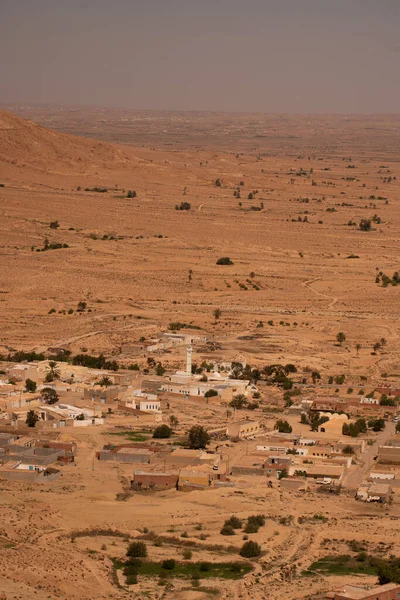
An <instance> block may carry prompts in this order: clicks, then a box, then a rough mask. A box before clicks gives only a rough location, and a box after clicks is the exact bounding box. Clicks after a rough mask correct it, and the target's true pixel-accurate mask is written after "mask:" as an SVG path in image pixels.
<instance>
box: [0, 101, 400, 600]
mask: <svg viewBox="0 0 400 600" xmlns="http://www.w3.org/2000/svg"><path fill="white" fill-rule="evenodd" d="M20 113H21V114H24V116H29V117H31V118H34V119H36V120H37V121H41V122H43V123H45V124H47V125H48V124H49V123H51V125H52V126H54V127H56V128H57V129H64V130H65V131H69V132H73V133H81V134H82V133H83V134H90V135H92V136H96V137H97V138H100V137H103V138H104V139H106V140H107V141H108V140H113V141H120V142H121V143H123V144H124V145H120V146H117V145H111V144H108V143H105V142H103V141H102V140H100V139H96V140H94V139H84V138H82V137H75V136H72V135H64V134H62V133H60V132H54V131H51V130H47V129H45V128H43V127H41V126H39V125H37V124H34V123H33V122H29V121H25V120H22V119H21V118H18V117H16V116H14V115H12V114H10V113H8V112H5V111H0V184H3V186H4V187H0V215H1V218H0V228H1V242H0V260H1V262H0V269H1V271H0V354H7V353H8V352H10V351H13V350H32V349H35V350H37V351H46V350H47V349H48V348H49V347H60V346H62V347H66V348H68V349H69V350H71V351H72V353H78V352H81V351H82V349H86V350H87V351H89V352H90V353H93V354H97V353H99V352H104V353H105V354H107V355H108V356H111V355H115V356H116V357H118V355H119V352H120V347H121V345H122V344H124V343H128V342H136V341H138V340H139V338H140V337H141V336H144V337H146V339H148V338H150V337H151V336H152V335H155V334H156V333H157V332H160V331H162V330H166V329H167V328H168V325H169V323H171V322H176V321H180V322H184V323H192V324H194V325H196V326H198V327H201V328H203V330H204V332H205V335H207V336H208V337H209V338H210V339H215V340H218V341H220V342H221V343H222V348H223V349H222V351H220V352H218V358H221V359H241V360H247V361H248V362H250V363H251V364H253V365H258V366H263V365H265V364H270V363H274V362H282V361H283V362H284V363H295V364H296V365H297V366H298V368H299V369H305V370H306V372H307V369H313V370H314V369H316V370H319V371H320V372H321V373H322V374H327V373H328V374H332V375H336V374H340V373H344V374H346V377H347V381H349V382H351V381H354V382H355V384H357V382H359V377H360V375H364V376H367V377H368V385H370V386H373V385H376V384H377V383H378V382H381V381H382V379H381V375H382V374H383V373H385V374H388V375H389V377H387V378H385V381H389V382H390V381H392V382H395V381H397V380H396V376H398V375H399V374H400V361H399V348H400V342H399V321H398V313H399V291H398V290H397V287H396V286H392V285H389V286H387V287H382V285H381V283H376V281H375V278H376V276H377V274H378V273H379V271H382V272H383V273H384V274H387V275H388V276H389V277H392V275H393V273H394V272H395V271H397V270H399V268H400V265H399V249H400V248H399V242H400V233H399V232H400V212H399V208H398V206H399V201H400V185H399V180H398V177H400V156H399V149H398V135H399V133H400V121H399V119H398V118H397V117H393V118H391V117H387V118H386V117H385V118H383V117H382V118H379V117H351V118H350V117H349V118H348V119H347V120H346V118H344V117H343V118H342V117H298V118H295V117H290V118H289V117H287V118H285V117H278V116H275V117H268V116H265V117H264V116H260V115H246V116H243V115H238V116H235V115H233V116H232V115H219V116H218V115H205V116H204V115H196V114H194V115H190V114H188V115H165V114H161V115H157V114H154V115H152V114H147V113H146V114H141V113H139V114H135V115H134V116H135V118H134V119H133V116H132V115H131V114H130V113H129V112H128V113H127V114H126V121H124V115H121V113H117V114H114V112H113V111H110V112H109V113H107V111H105V112H104V113H103V117H102V119H100V118H99V115H98V113H96V112H94V113H92V112H90V111H88V112H84V111H78V112H77V113H75V114H74V113H70V112H68V111H66V112H65V113H64V114H62V113H60V112H57V111H53V112H51V111H50V112H49V111H47V112H46V111H43V110H38V111H35V110H33V109H32V110H31V111H29V110H28V109H25V110H21V111H20ZM124 122H125V123H126V132H127V135H126V136H125V137H124V135H123V132H124ZM168 127H170V130H168ZM102 132H103V133H102ZM158 132H159V136H157V133H158ZM157 139H158V140H159V141H158V143H157ZM168 140H169V141H168ZM186 140H187V142H186ZM135 141H136V144H137V147H134V146H133V145H132V146H131V145H129V144H131V143H132V142H135ZM139 145H140V147H139ZM218 179H219V180H220V181H221V185H220V186H217V185H216V181H217V180H218ZM241 182H243V185H241ZM85 188H89V189H91V190H93V188H106V189H107V191H106V192H96V191H85ZM128 190H135V191H136V193H137V196H136V197H135V198H127V191H128ZM236 190H240V198H237V197H234V192H235V191H236ZM254 192H257V193H254ZM250 193H252V194H253V198H251V197H250V199H249V194H250ZM306 199H308V201H306ZM181 202H189V203H190V210H188V211H186V210H176V209H175V206H176V205H179V204H180V203H181ZM252 206H253V207H255V208H257V209H261V210H252V209H251V207H252ZM374 215H376V217H375V221H372V224H371V225H372V228H371V230H370V231H361V230H360V229H359V227H358V225H359V223H360V221H361V219H363V218H365V219H371V218H373V217H374ZM300 219H301V222H300ZM304 219H306V221H305V222H304ZM53 221H58V222H59V227H58V228H57V229H52V228H50V223H51V222H53ZM349 221H352V222H354V225H349V224H348V223H349ZM104 236H107V238H105V237H104ZM110 237H111V239H110ZM103 238H104V239H103ZM46 239H48V240H49V242H50V244H51V243H61V244H67V245H68V247H65V248H59V249H48V250H46V251H44V252H38V251H37V250H38V249H41V248H43V246H44V240H46ZM220 257H230V259H231V260H232V262H233V265H230V266H220V265H217V264H216V261H217V259H219V258H220ZM189 270H192V278H191V280H190V279H189ZM399 289H400V288H399ZM79 301H85V302H87V305H88V308H89V309H90V311H86V312H85V313H84V314H79V313H77V312H76V308H77V304H78V302H79ZM216 308H219V309H221V311H222V315H221V318H220V319H219V320H218V322H217V323H215V320H214V317H213V311H214V310H215V309H216ZM51 309H55V312H52V313H51V314H49V311H51ZM69 309H73V313H72V314H68V310H69ZM60 311H61V312H60ZM260 321H262V323H263V327H257V325H258V324H259V323H260ZM268 321H273V324H268ZM280 323H282V324H280ZM340 331H342V332H344V333H345V335H346V341H345V343H344V344H343V345H342V346H339V345H338V344H337V343H336V334H337V333H338V332H340ZM240 338H241V339H240ZM381 338H385V339H386V340H387V344H386V345H385V346H384V348H381V349H380V350H379V351H378V352H377V353H375V354H372V347H373V344H374V343H375V342H377V341H379V340H380V339H381ZM356 344H360V345H361V349H360V350H359V352H357V351H356V348H355V345H356ZM213 357H214V356H213ZM182 359H183V352H180V353H177V354H176V355H172V356H171V357H168V355H167V356H166V358H165V357H163V358H162V361H163V364H164V365H166V366H168V365H169V366H171V367H172V366H176V365H179V364H181V360H182ZM122 360H123V359H122ZM268 393H269V394H270V395H271V397H272V396H273V395H274V393H275V392H268ZM173 409H174V411H175V412H176V414H178V416H179V417H180V420H181V426H182V427H183V425H184V424H185V422H186V423H187V424H190V423H193V422H200V423H203V424H207V422H208V424H209V423H210V422H212V421H213V419H219V420H220V421H221V422H223V419H224V415H223V413H224V412H225V410H224V409H221V410H220V409H218V408H217V409H215V411H214V412H213V409H211V408H209V407H208V408H207V410H204V412H203V410H202V409H204V407H202V406H200V407H199V406H197V407H196V406H193V412H191V411H189V414H188V413H187V407H185V406H180V405H179V403H177V404H176V405H175V406H174V407H173ZM185 413H186V416H185ZM165 414H166V416H167V417H168V415H169V414H171V411H169V412H168V411H166V412H165ZM185 418H186V421H185ZM272 422H273V421H271V423H272ZM110 424H111V425H113V424H115V423H114V422H113V421H112V420H111V421H110V423H109V424H108V426H107V427H106V426H104V427H100V428H98V429H97V428H92V429H90V431H89V432H87V431H85V432H81V431H78V433H76V432H75V431H73V439H74V440H76V441H77V442H78V446H79V450H78V456H77V466H73V465H68V466H65V467H63V475H62V477H61V478H60V479H58V480H57V481H56V482H55V483H53V484H51V485H50V486H48V487H46V486H43V487H42V486H33V485H31V486H29V485H28V486H27V485H26V484H18V483H12V482H2V483H1V485H0V492H1V516H2V519H1V521H2V522H1V527H0V544H1V547H0V564H1V573H0V592H3V594H5V598H7V600H10V599H11V598H12V599H22V600H28V598H29V600H31V599H32V598H37V599H38V600H45V599H50V598H51V599H52V600H55V599H62V600H73V599H75V598H76V599H78V598H79V599H81V600H94V599H100V598H105V599H106V598H107V599H108V598H115V599H122V598H141V599H144V598H154V599H155V598H158V599H161V598H168V599H175V598H177V599H180V598H182V599H190V600H203V599H205V598H211V597H215V596H216V595H217V596H218V597H219V598H221V599H227V598H230V599H235V600H236V599H239V598H240V599H248V600H250V599H268V600H280V599H281V598H291V599H300V598H302V599H305V598H308V597H311V595H312V594H315V593H317V592H318V593H319V592H324V591H327V590H329V589H332V588H334V587H336V586H337V585H338V584H339V583H343V581H346V582H352V581H353V582H354V581H363V582H364V581H367V582H374V581H376V578H375V577H373V576H363V577H361V576H357V577H356V576H354V575H353V576H348V577H346V578H345V579H343V578H342V577H337V576H329V577H323V576H321V575H316V574H314V575H313V576H304V577H300V576H298V577H296V578H295V579H294V580H293V581H292V582H282V580H281V573H282V567H285V566H287V565H293V564H295V565H296V567H297V573H298V574H299V573H300V572H301V571H302V570H303V569H304V570H305V569H307V568H308V567H309V566H310V564H311V563H312V562H313V561H314V560H316V559H318V558H320V557H322V556H325V555H327V554H329V553H343V554H346V553H347V554H348V553H349V550H348V545H347V542H351V540H357V541H362V540H366V541H367V545H368V549H369V551H371V552H378V551H379V546H378V544H379V542H384V543H385V544H388V545H389V546H385V547H384V551H385V552H389V550H390V552H389V553H390V554H397V555H399V554H400V547H399V546H400V542H399V541H398V535H397V533H398V531H397V530H398V526H397V523H398V521H397V520H394V519H395V518H397V517H398V516H400V515H399V509H398V505H396V504H394V505H393V506H391V507H388V508H387V509H386V508H382V507H381V506H376V505H374V506H369V505H368V506H365V505H360V504H359V503H357V502H356V501H355V500H354V498H353V492H352V491H349V492H344V493H343V494H342V495H341V496H330V495H326V494H322V492H321V493H316V492H315V491H310V492H307V493H305V494H301V493H299V492H288V491H281V490H279V489H278V488H277V487H276V486H275V487H274V488H273V489H267V488H266V486H265V481H263V480H261V479H258V478H250V479H247V480H246V479H244V480H243V482H242V484H241V486H238V487H236V488H232V489H212V490H209V491H206V492H191V493H182V492H176V491H168V492H161V493H157V494H150V495H143V494H130V493H129V494H127V495H126V497H125V498H124V500H120V499H119V500H118V499H117V494H121V492H123V491H124V489H126V486H127V482H129V480H130V479H131V477H132V466H130V467H127V466H123V465H119V464H112V463H100V462H96V464H95V463H94V460H93V459H94V453H95V451H96V450H98V449H99V448H100V447H101V446H102V445H103V444H104V443H107V442H110V439H111V438H110V436H109V435H107V430H108V429H109V426H110ZM60 439H72V433H71V432H67V431H66V432H64V433H63V434H62V435H61V437H60ZM93 467H94V470H93ZM260 513H262V514H265V515H266V525H265V527H262V528H261V529H260V531H259V533H257V534H255V535H254V536H253V537H252V539H253V538H254V539H255V540H257V541H258V542H259V543H260V544H261V545H262V549H263V551H264V555H263V556H262V558H261V559H259V560H258V561H256V562H255V563H254V571H252V572H251V573H250V574H248V575H246V576H245V577H244V578H243V579H240V580H226V581H225V580H217V579H215V580H212V579H210V580H202V581H201V585H200V588H196V587H192V585H191V583H190V581H189V582H188V581H184V580H182V581H181V582H177V580H176V579H174V581H173V583H172V588H171V586H170V585H169V584H167V586H165V587H164V586H160V585H158V583H157V580H154V579H152V578H147V579H146V578H143V579H141V580H140V582H139V584H138V585H137V586H126V585H125V584H124V582H123V581H122V579H118V577H121V573H120V571H115V570H113V568H112V562H111V558H123V556H124V554H125V552H126V547H127V544H128V541H129V538H130V537H135V536H137V535H143V529H144V528H147V529H148V530H150V531H153V532H155V534H157V535H159V536H167V537H169V538H171V539H169V540H166V541H164V543H163V544H162V545H161V546H160V545H154V544H153V543H150V542H149V554H150V557H151V558H162V559H164V558H169V557H176V558H179V557H181V554H182V549H183V546H182V539H185V538H181V534H182V533H185V532H186V533H187V535H188V539H189V540H192V541H194V542H195V546H194V547H193V554H194V558H195V559H196V560H205V561H211V562H225V561H230V560H237V558H238V556H237V554H236V555H235V554H233V553H232V552H230V551H229V546H235V547H236V548H237V549H238V548H239V547H240V546H241V544H242V543H243V541H242V533H239V534H237V535H236V536H232V538H227V537H224V536H221V535H220V533H219V531H220V529H221V526H222V524H223V521H224V520H225V519H226V518H228V517H230V516H231V515H232V514H237V515H238V516H239V517H243V518H245V517H247V516H249V515H251V514H260ZM319 513H321V514H322V515H324V516H326V517H327V518H328V520H327V521H326V522H322V521H318V520H317V521H315V520H313V519H312V518H311V517H312V516H313V515H315V514H319ZM288 516H289V517H292V518H290V519H289V520H288V521H287V522H286V523H285V524H283V522H280V519H281V518H282V517H288ZM302 516H307V517H309V518H311V520H307V519H306V520H305V522H303V523H299V522H298V517H302ZM199 524H201V525H202V527H203V528H204V532H205V534H206V535H207V536H208V537H207V539H206V540H205V541H204V540H200V539H199V535H200V533H201V529H199ZM196 527H197V528H196ZM91 529H92V530H94V531H96V529H97V530H99V529H103V530H107V529H108V530H113V531H114V532H121V535H125V536H126V537H125V538H124V537H118V535H117V536H115V535H110V531H109V532H108V535H98V536H93V535H86V534H87V532H88V531H89V530H91ZM73 532H75V534H74V533H73ZM85 532H86V534H85ZM103 533H104V532H103ZM78 534H79V535H78ZM84 534H85V535H84ZM173 538H175V539H173ZM212 546H214V548H212ZM217 546H218V548H216V547H217ZM232 556H233V559H232ZM0 598H1V595H0Z"/></svg>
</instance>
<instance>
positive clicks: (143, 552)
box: [126, 542, 147, 558]
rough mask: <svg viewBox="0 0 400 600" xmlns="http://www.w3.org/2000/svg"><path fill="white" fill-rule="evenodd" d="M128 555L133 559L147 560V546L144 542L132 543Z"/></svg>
mask: <svg viewBox="0 0 400 600" xmlns="http://www.w3.org/2000/svg"><path fill="white" fill-rule="evenodd" d="M126 555H127V556H130V557H132V558H146V556H147V546H146V544H145V543H144V542H131V543H130V544H129V546H128V550H127V552H126Z"/></svg>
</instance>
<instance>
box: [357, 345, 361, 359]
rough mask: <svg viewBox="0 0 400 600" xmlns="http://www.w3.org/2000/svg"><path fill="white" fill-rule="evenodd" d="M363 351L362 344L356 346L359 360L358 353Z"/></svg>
mask: <svg viewBox="0 0 400 600" xmlns="http://www.w3.org/2000/svg"><path fill="white" fill-rule="evenodd" d="M360 350H361V344H356V352H357V358H358V353H359V352H360Z"/></svg>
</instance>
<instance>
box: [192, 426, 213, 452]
mask: <svg viewBox="0 0 400 600" xmlns="http://www.w3.org/2000/svg"><path fill="white" fill-rule="evenodd" d="M209 443H210V436H209V435H208V433H207V431H206V430H205V429H204V427H202V426H201V425H194V426H193V427H192V428H191V429H190V430H189V448H192V449H196V450H197V449H199V448H205V447H206V446H207V444H209Z"/></svg>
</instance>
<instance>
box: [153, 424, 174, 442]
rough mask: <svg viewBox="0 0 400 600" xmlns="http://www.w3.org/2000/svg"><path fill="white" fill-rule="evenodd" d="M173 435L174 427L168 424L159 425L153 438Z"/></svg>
mask: <svg viewBox="0 0 400 600" xmlns="http://www.w3.org/2000/svg"><path fill="white" fill-rule="evenodd" d="M171 435H172V429H171V428H170V427H168V425H165V424H164V425H159V426H158V427H156V428H155V430H154V432H153V438H156V439H164V438H170V437H171Z"/></svg>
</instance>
